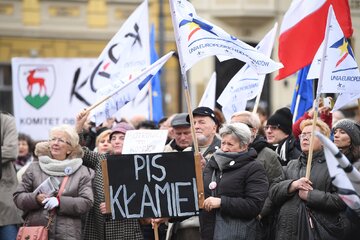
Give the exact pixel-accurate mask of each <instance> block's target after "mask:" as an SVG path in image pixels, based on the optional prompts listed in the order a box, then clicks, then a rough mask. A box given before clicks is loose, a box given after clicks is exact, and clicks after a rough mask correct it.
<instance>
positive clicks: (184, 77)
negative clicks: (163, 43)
mask: <svg viewBox="0 0 360 240" xmlns="http://www.w3.org/2000/svg"><path fill="white" fill-rule="evenodd" d="M169 2H170V11H171V19H172V23H173V26H174V27H173V28H174V33H175V41H176V46H177V49H178V54H179V62H180V70H181V79H182V83H183V86H184V90H185V91H184V94H185V100H186V105H187V109H188V113H189V120H190V128H191V136H192V138H193V145H194V150H195V151H194V160H195V163H194V164H195V174H196V188H197V194H198V204H199V208H203V205H204V200H205V195H204V182H203V175H202V169H201V157H202V156H201V153H200V151H199V145H198V141H197V138H196V134H195V127H194V115H193V113H192V107H191V98H190V91H189V85H188V80H187V75H186V69H185V65H184V63H183V56H182V52H181V45H180V43H179V32H178V30H177V25H178V24H177V21H176V17H175V14H176V13H175V10H174V9H175V7H174V1H173V0H169Z"/></svg>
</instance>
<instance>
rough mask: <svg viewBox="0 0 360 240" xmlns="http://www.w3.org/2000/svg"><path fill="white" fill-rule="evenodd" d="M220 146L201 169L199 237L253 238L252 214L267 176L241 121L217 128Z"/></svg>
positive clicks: (261, 197) (258, 205)
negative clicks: (203, 198) (202, 203)
mask: <svg viewBox="0 0 360 240" xmlns="http://www.w3.org/2000/svg"><path fill="white" fill-rule="evenodd" d="M220 136H221V149H219V150H217V151H216V152H215V153H214V155H213V156H212V157H211V159H210V161H209V162H208V164H207V165H206V167H205V169H204V186H205V197H206V199H205V201H204V210H203V211H202V213H201V215H200V223H201V237H202V239H255V230H256V220H255V218H256V216H257V215H258V214H259V213H260V211H261V208H262V206H263V204H264V202H265V199H266V197H267V194H268V180H267V177H266V173H265V169H264V167H263V166H262V164H261V163H259V162H258V161H255V158H256V156H257V155H256V151H255V150H254V149H248V145H249V143H250V141H251V132H250V129H249V127H248V126H247V125H245V124H243V123H232V124H229V125H225V126H224V127H222V128H221V129H220Z"/></svg>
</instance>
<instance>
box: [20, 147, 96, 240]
mask: <svg viewBox="0 0 360 240" xmlns="http://www.w3.org/2000/svg"><path fill="white" fill-rule="evenodd" d="M46 144H47V146H48V143H42V145H46ZM37 150H38V149H37ZM37 153H38V154H39V155H38V156H48V155H47V154H49V153H48V150H47V148H46V147H44V146H42V149H41V150H40V152H39V151H38V152H37ZM71 155H72V156H74V157H76V158H77V159H78V158H79V157H81V155H82V151H81V149H75V150H73V152H72V154H71ZM39 158H40V157H39ZM68 159H69V160H70V161H71V160H72V161H74V159H72V158H71V157H69V158H68ZM40 161H41V160H39V162H38V161H36V162H33V163H31V164H30V166H29V167H28V169H27V170H26V171H25V173H24V175H23V178H22V182H21V183H20V184H19V186H18V187H17V189H16V191H15V193H14V201H15V204H16V206H17V207H18V208H20V209H21V210H23V211H24V217H25V221H26V223H27V224H28V225H29V226H46V225H47V223H48V216H49V211H48V210H46V209H44V206H42V205H40V204H39V203H38V202H37V201H36V195H37V194H36V192H33V191H34V190H35V189H36V188H37V187H38V186H39V185H40V184H41V183H42V182H44V181H45V180H46V179H47V178H48V177H49V176H53V177H55V178H57V179H58V180H59V182H62V181H63V179H64V176H61V175H57V174H51V175H50V174H47V173H46V172H45V171H44V170H43V169H42V168H41V166H40ZM53 161H57V160H53ZM64 161H65V160H64ZM49 164H50V163H49ZM80 164H81V161H80ZM69 166H70V165H69ZM67 168H69V167H67ZM67 168H65V172H67V173H68V174H69V175H68V176H69V179H68V181H67V182H66V185H65V188H64V191H63V193H62V195H61V196H60V201H59V202H60V204H59V207H56V208H55V209H56V211H55V214H53V216H54V217H53V222H52V224H51V226H50V229H49V239H54V240H55V239H56V240H61V239H66V240H70V239H73V240H78V239H81V237H82V233H81V230H82V223H81V217H82V216H83V215H86V213H87V212H88V211H89V210H90V208H91V206H92V205H93V201H94V196H93V191H92V179H93V177H94V171H93V170H92V169H89V168H87V167H85V166H81V165H80V167H78V168H72V169H73V172H68V171H66V169H67ZM50 169H51V168H50Z"/></svg>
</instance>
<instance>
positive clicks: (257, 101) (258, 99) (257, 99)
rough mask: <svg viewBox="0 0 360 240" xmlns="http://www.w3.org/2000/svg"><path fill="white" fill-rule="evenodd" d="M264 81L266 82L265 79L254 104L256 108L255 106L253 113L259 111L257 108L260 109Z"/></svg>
mask: <svg viewBox="0 0 360 240" xmlns="http://www.w3.org/2000/svg"><path fill="white" fill-rule="evenodd" d="M264 83H265V79H264V80H262V83H261V88H260V91H259V93H258V95H257V96H256V100H255V105H254V108H253V113H257V109H258V107H259V103H260V97H261V93H262V91H263V88H264Z"/></svg>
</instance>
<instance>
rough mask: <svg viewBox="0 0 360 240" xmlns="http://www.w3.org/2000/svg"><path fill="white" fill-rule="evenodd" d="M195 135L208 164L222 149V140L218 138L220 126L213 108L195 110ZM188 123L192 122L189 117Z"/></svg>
mask: <svg viewBox="0 0 360 240" xmlns="http://www.w3.org/2000/svg"><path fill="white" fill-rule="evenodd" d="M193 116H194V128H195V134H196V138H197V141H198V145H199V150H200V152H201V154H202V156H203V157H204V158H205V160H206V162H208V161H209V160H210V158H211V156H212V155H213V153H214V152H215V151H216V150H217V149H219V148H220V145H221V140H220V138H219V137H217V136H216V129H217V126H218V125H219V122H218V120H217V119H216V117H215V113H214V111H213V110H212V109H211V108H208V107H198V108H195V109H194V110H193ZM187 121H188V122H190V120H189V116H188V117H187Z"/></svg>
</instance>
